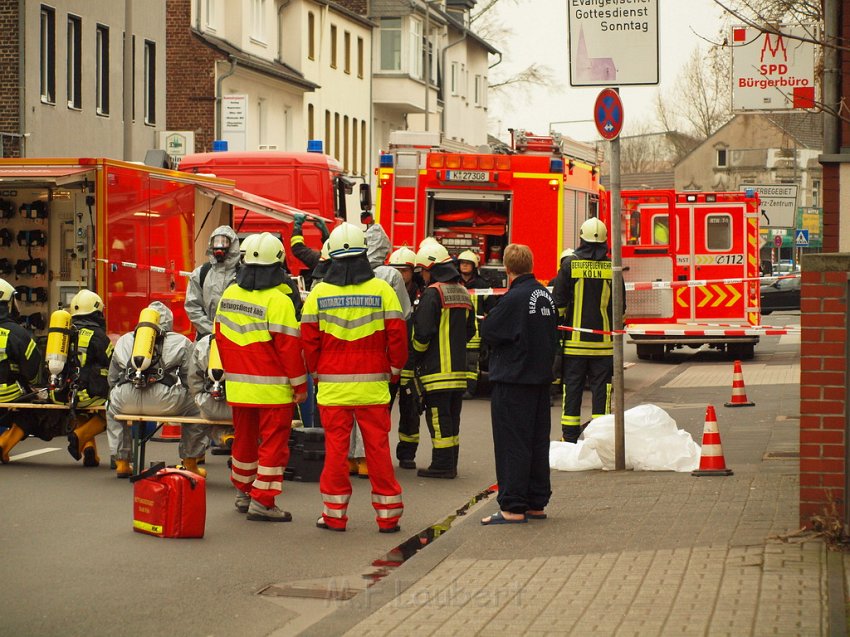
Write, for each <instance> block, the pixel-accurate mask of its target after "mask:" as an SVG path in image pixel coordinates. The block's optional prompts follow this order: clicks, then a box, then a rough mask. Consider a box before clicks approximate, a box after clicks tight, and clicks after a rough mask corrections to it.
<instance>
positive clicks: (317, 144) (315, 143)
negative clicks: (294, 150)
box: [307, 139, 325, 153]
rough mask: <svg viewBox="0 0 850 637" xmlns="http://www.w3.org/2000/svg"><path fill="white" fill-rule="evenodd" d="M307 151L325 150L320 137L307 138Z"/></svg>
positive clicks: (319, 151) (317, 151)
mask: <svg viewBox="0 0 850 637" xmlns="http://www.w3.org/2000/svg"><path fill="white" fill-rule="evenodd" d="M307 152H308V153H323V152H325V149H324V146H323V144H322V140H321V139H308V140H307Z"/></svg>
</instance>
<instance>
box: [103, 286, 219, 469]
mask: <svg viewBox="0 0 850 637" xmlns="http://www.w3.org/2000/svg"><path fill="white" fill-rule="evenodd" d="M139 319H140V320H139V324H138V325H137V326H136V329H135V330H134V331H132V332H128V333H127V334H124V335H123V336H121V338H119V339H118V342H117V343H116V344H115V349H114V350H113V352H112V360H111V362H110V365H109V374H108V379H109V387H110V391H109V403H108V404H107V408H106V435H107V439H108V440H109V451H110V453H111V454H113V455H114V456H115V474H116V476H117V477H118V478H128V477H130V474H131V468H130V451H131V444H132V438H131V433H130V428H129V427H127V426H126V425H125V423H123V422H118V421H117V420H115V416H116V415H117V414H144V415H147V416H199V415H200V412H199V411H198V407H197V405H195V401H194V400H192V395H191V394H190V393H189V384H188V383H189V362H190V360H191V358H192V341H190V340H189V339H188V338H186V337H185V336H183V335H182V334H178V333H177V332H174V331H173V328H174V314H172V312H171V309H170V308H169V307H168V306H167V305H165V304H164V303H161V302H160V301H154V302H153V303H151V304H150V305H149V306H148V307H147V308H145V309H144V310H142V312H141V314H140V315H139ZM148 347H150V349H149V350H147V348H148ZM143 350H147V351H152V352H153V353H152V355H151V357H150V358H149V359H145V360H144V361H143V362H142V363H141V364H140V363H139V362H138V360H136V359H142V356H141V355H139V352H140V351H143ZM180 430H181V433H180V447H179V454H180V458H181V461H182V463H183V466H184V467H185V468H186V469H188V470H189V471H192V472H193V473H197V474H198V475H201V476H203V475H206V471H204V470H203V469H200V468H198V458H199V457H202V456H203V453H204V444H205V442H204V438H205V436H206V425H202V424H183V425H182V426H181V428H180ZM137 469H141V468H140V467H137Z"/></svg>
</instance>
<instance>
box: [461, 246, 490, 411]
mask: <svg viewBox="0 0 850 637" xmlns="http://www.w3.org/2000/svg"><path fill="white" fill-rule="evenodd" d="M479 263H480V258H479V256H478V255H477V254H476V253H475V252H473V251H472V250H464V251H463V252H461V253H460V254H459V255H457V267H458V270H460V282H461V284H462V285H463V287H465V288H466V289H467V290H470V296H471V297H472V307H473V308H474V310H475V317H476V318H475V334H473V335H472V338H471V339H469V342H468V343H467V344H466V371H467V379H466V392H464V394H463V397H464V398H473V397H474V396H475V392H476V391H477V390H478V375H479V374H480V369H479V361H480V359H481V336H480V335H479V333H478V329H479V325H480V319H479V318H478V317H479V316H480V317H482V318H483V317H485V316H487V313H488V312H489V311H490V310H491V309H492V307H493V305H494V304H495V301H496V297H494V296H492V295H486V296H481V295H478V294H476V293H475V290H485V289H487V288H489V287H491V286H490V284H489V283H488V282H487V281H485V280H484V277H482V276H481V274H480V273H479V272H478V265H479Z"/></svg>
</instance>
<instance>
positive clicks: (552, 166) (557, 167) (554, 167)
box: [549, 157, 564, 174]
mask: <svg viewBox="0 0 850 637" xmlns="http://www.w3.org/2000/svg"><path fill="white" fill-rule="evenodd" d="M549 172H550V173H557V174H561V173H562V172H564V160H563V159H560V158H558V157H552V158H551V159H550V160H549Z"/></svg>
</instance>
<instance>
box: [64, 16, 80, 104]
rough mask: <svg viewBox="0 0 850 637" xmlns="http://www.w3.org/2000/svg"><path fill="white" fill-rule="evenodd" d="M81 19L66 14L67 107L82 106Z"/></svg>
mask: <svg viewBox="0 0 850 637" xmlns="http://www.w3.org/2000/svg"><path fill="white" fill-rule="evenodd" d="M82 37H83V30H82V20H81V19H80V18H79V17H77V16H75V15H69V16H68V41H67V47H68V58H67V65H68V74H67V79H68V108H75V109H80V108H82V107H83V96H82V83H81V75H82V66H83V55H82Z"/></svg>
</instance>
